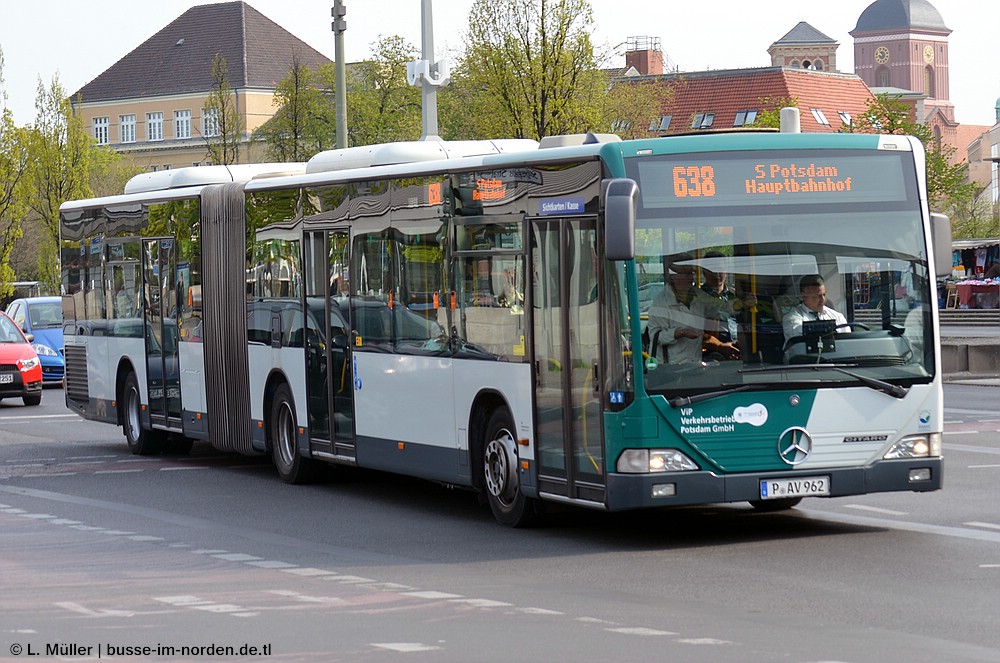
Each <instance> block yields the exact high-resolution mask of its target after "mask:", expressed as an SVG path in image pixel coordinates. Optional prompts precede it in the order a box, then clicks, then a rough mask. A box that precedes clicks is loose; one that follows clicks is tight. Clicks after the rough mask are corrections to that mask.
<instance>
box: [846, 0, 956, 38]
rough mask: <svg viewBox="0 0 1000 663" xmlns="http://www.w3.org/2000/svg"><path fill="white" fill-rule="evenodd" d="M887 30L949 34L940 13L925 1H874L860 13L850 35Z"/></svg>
mask: <svg viewBox="0 0 1000 663" xmlns="http://www.w3.org/2000/svg"><path fill="white" fill-rule="evenodd" d="M887 30H907V31H909V30H917V31H929V32H943V33H945V34H949V33H950V32H951V30H950V29H948V27H947V26H946V25H945V24H944V19H943V18H941V13H940V12H938V10H937V9H935V8H934V5H932V4H931V3H929V2H927V0H875V2H873V3H872V4H870V5H868V8H867V9H865V10H864V11H863V12H861V16H860V17H859V18H858V24H857V26H856V27H855V28H854V29H853V30H852V31H851V32H850V34H851V35H852V36H853V35H857V34H863V33H868V32H885V31H887Z"/></svg>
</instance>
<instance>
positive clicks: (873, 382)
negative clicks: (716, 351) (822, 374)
mask: <svg viewBox="0 0 1000 663" xmlns="http://www.w3.org/2000/svg"><path fill="white" fill-rule="evenodd" d="M853 366H855V364H787V365H782V366H763V367H761V368H754V369H745V370H742V371H740V372H741V373H771V372H774V371H795V370H799V371H803V370H809V371H815V370H821V369H829V370H834V371H838V372H840V373H843V374H844V375H849V376H851V377H852V378H854V379H855V380H857V381H858V382H860V383H861V384H863V385H865V386H866V387H869V388H870V389H874V390H875V391H881V392H882V393H883V394H889V395H890V396H892V397H893V398H903V397H904V396H906V395H907V394H908V393H910V390H909V389H907V388H906V387H900V386H899V385H898V384H892V383H891V382H886V381H885V380H879V379H878V378H870V377H868V376H866V375H860V374H858V373H854V372H853V371H849V370H847V367H853Z"/></svg>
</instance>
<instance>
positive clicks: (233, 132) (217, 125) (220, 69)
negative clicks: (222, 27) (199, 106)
mask: <svg viewBox="0 0 1000 663" xmlns="http://www.w3.org/2000/svg"><path fill="white" fill-rule="evenodd" d="M204 112H205V122H204V126H205V139H206V141H207V143H208V154H207V157H208V159H209V161H211V162H212V163H216V164H222V165H226V166H228V165H230V164H234V163H239V162H240V142H241V141H242V139H243V133H244V127H243V119H242V118H241V117H240V114H239V111H238V110H237V109H236V95H234V94H233V90H232V87H230V85H229V67H228V65H226V58H224V57H222V56H221V55H219V54H216V55H215V59H214V60H212V91H211V92H210V93H209V95H208V99H207V100H206V101H205V111H204Z"/></svg>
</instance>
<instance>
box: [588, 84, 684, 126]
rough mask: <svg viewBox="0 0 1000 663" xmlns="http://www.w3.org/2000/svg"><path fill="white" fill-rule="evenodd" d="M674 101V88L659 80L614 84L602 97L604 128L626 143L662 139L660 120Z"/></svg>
mask: <svg viewBox="0 0 1000 663" xmlns="http://www.w3.org/2000/svg"><path fill="white" fill-rule="evenodd" d="M673 98H674V86H673V84H670V85H667V84H665V83H664V82H662V81H659V80H656V79H652V78H644V79H641V80H639V81H630V80H627V79H623V80H618V81H614V82H612V84H611V86H610V89H608V91H607V93H606V94H605V95H603V111H602V116H603V121H602V123H601V124H602V126H603V127H604V131H607V132H611V133H615V134H618V136H620V137H621V138H623V139H625V140H629V139H633V138H649V137H652V136H659V135H660V133H659V131H658V129H659V126H660V116H661V115H663V114H664V113H665V110H666V109H667V108H669V106H670V104H671V102H672V101H673Z"/></svg>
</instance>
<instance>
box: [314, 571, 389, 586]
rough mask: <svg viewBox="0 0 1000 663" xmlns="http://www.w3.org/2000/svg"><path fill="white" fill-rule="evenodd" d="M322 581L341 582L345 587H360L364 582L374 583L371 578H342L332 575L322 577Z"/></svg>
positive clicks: (338, 575)
mask: <svg viewBox="0 0 1000 663" xmlns="http://www.w3.org/2000/svg"><path fill="white" fill-rule="evenodd" d="M323 580H332V581H334V582H341V583H344V584H345V585H360V584H362V583H366V582H376V581H375V580H373V579H372V578H362V577H361V576H342V575H340V574H336V573H335V574H333V575H329V576H323Z"/></svg>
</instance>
